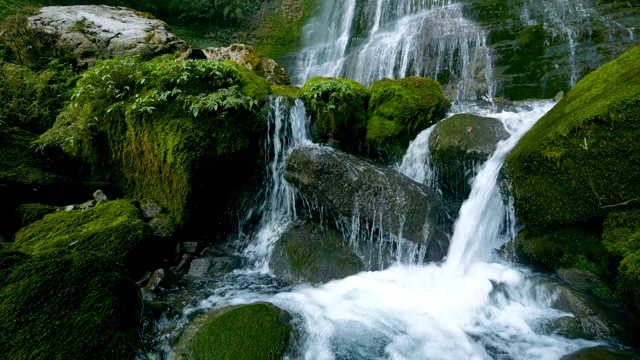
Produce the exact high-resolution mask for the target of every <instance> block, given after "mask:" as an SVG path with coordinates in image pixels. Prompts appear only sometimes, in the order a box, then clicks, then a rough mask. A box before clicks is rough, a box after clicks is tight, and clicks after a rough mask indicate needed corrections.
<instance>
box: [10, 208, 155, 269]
mask: <svg viewBox="0 0 640 360" xmlns="http://www.w3.org/2000/svg"><path fill="white" fill-rule="evenodd" d="M140 216H141V215H140V210H139V209H137V208H136V207H135V206H133V205H132V204H131V203H129V201H126V200H115V201H110V202H107V203H105V204H101V205H98V206H96V207H94V208H90V209H87V210H83V211H74V210H71V211H58V212H55V213H52V214H49V215H47V216H45V217H44V218H43V219H42V220H40V221H36V222H35V223H33V224H31V225H29V226H27V227H25V228H22V229H20V231H18V232H17V233H16V235H15V244H14V249H16V250H19V251H22V252H25V253H29V254H39V253H42V252H49V251H52V250H56V249H72V250H75V251H79V252H94V253H99V254H101V255H102V256H104V257H106V258H109V259H111V260H113V261H115V262H117V263H122V264H124V265H125V266H126V267H127V268H128V269H129V270H130V271H132V272H133V273H138V272H140V271H141V270H146V269H145V258H144V256H143V255H144V254H143V248H144V245H146V244H147V241H148V240H149V237H150V234H151V229H150V228H149V226H148V225H147V224H146V223H145V222H144V221H142V220H141V218H140Z"/></svg>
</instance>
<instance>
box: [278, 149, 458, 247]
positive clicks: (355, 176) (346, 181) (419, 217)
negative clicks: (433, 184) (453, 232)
mask: <svg viewBox="0 0 640 360" xmlns="http://www.w3.org/2000/svg"><path fill="white" fill-rule="evenodd" d="M285 179H286V180H287V181H289V182H290V183H292V184H293V185H294V186H296V187H297V188H298V189H299V190H300V191H301V192H302V193H303V194H305V195H306V196H307V197H309V198H310V199H312V200H313V201H317V202H318V203H319V204H320V205H322V206H327V207H329V208H331V209H333V210H335V211H337V212H338V213H340V214H341V215H343V216H346V217H354V218H359V219H360V220H363V221H366V222H367V223H368V224H371V225H372V226H373V227H374V228H376V229H379V230H383V231H386V232H389V233H392V234H394V235H400V234H401V235H402V237H403V238H404V239H406V240H409V241H412V242H414V243H418V244H429V243H430V242H431V241H432V240H434V239H435V238H436V237H437V234H438V232H439V229H438V226H439V223H438V221H439V217H438V216H439V213H440V208H441V204H440V201H439V199H438V198H437V196H436V195H435V193H434V192H433V190H432V189H430V188H429V187H427V186H425V185H423V184H419V183H417V182H415V181H413V180H411V179H409V178H408V177H406V176H404V175H402V174H400V173H398V172H396V171H394V170H391V169H388V168H383V167H379V166H376V165H373V164H371V163H369V162H366V161H364V160H361V159H359V158H357V157H355V156H353V155H350V154H346V153H343V152H341V151H338V150H334V149H331V148H328V147H321V146H315V145H313V146H308V145H306V146H297V147H296V148H295V149H294V150H293V152H292V153H291V155H290V156H289V158H288V160H287V163H286V167H285ZM445 253H446V249H445Z"/></svg>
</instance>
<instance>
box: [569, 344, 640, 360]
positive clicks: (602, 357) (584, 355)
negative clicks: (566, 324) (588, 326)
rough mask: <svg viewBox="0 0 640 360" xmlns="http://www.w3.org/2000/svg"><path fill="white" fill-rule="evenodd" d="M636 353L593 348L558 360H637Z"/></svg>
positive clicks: (598, 347)
mask: <svg viewBox="0 0 640 360" xmlns="http://www.w3.org/2000/svg"><path fill="white" fill-rule="evenodd" d="M639 359H640V355H638V353H637V352H635V351H632V350H626V349H618V348H614V347H610V346H606V345H600V346H594V347H590V348H586V349H581V350H578V351H576V352H574V353H571V354H569V355H565V356H563V357H561V358H560V360H639Z"/></svg>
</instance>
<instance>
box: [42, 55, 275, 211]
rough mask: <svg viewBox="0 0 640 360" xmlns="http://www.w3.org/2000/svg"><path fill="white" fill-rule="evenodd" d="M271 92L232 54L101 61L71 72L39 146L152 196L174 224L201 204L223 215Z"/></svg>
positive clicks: (254, 150)
mask: <svg viewBox="0 0 640 360" xmlns="http://www.w3.org/2000/svg"><path fill="white" fill-rule="evenodd" d="M270 92H271V89H270V87H269V85H268V84H267V82H266V81H265V80H264V79H262V78H260V77H258V76H256V75H255V74H253V73H252V72H251V71H250V70H248V69H246V68H245V67H243V66H241V65H238V64H236V63H232V62H215V61H208V60H175V59H173V58H172V57H170V56H164V57H159V58H155V59H153V60H150V61H143V60H141V59H139V58H135V57H134V58H118V59H111V60H105V61H102V62H100V63H99V64H98V65H96V66H94V67H91V68H90V69H89V70H87V72H86V73H84V75H83V76H82V78H81V79H80V80H78V83H77V85H76V88H75V89H74V92H73V95H72V100H71V102H70V103H69V104H68V106H67V107H66V108H65V110H64V111H63V112H62V113H61V114H60V115H59V116H58V118H57V120H56V123H55V124H54V126H53V128H52V129H50V130H49V131H47V132H46V133H44V134H43V135H42V136H41V138H40V140H39V144H40V147H42V148H44V147H50V146H55V147H60V148H62V149H63V150H64V151H65V152H67V153H69V154H71V155H74V156H78V157H79V158H81V159H83V160H84V161H86V162H87V163H89V164H91V166H92V169H93V174H94V176H97V177H101V178H103V179H105V180H107V181H110V182H113V183H116V184H118V185H119V186H120V187H122V189H123V190H124V191H125V193H127V194H129V195H131V196H133V197H135V198H144V197H151V198H154V199H156V200H157V201H158V202H159V203H160V205H161V206H163V207H164V208H166V209H167V210H168V211H169V212H170V213H171V214H172V215H173V216H174V217H175V218H176V219H177V220H178V221H179V222H180V223H182V222H184V221H185V220H187V219H188V218H190V217H193V216H205V215H204V214H203V213H202V212H200V213H199V214H196V212H195V211H193V210H194V208H195V207H197V206H198V203H200V204H202V203H203V202H212V203H214V204H215V205H214V206H210V209H218V211H217V212H216V213H215V214H216V215H222V214H224V213H228V212H229V211H228V210H229V209H228V206H229V203H230V202H232V203H233V202H234V200H233V199H234V198H233V197H234V196H235V195H236V193H237V192H238V191H239V190H238V189H239V188H240V187H242V185H244V184H246V182H247V179H249V178H251V171H253V170H252V168H251V166H249V165H248V164H251V163H254V164H255V159H256V158H257V156H258V152H259V149H258V144H259V140H260V137H261V133H262V130H263V126H264V124H265V122H264V120H263V118H262V116H261V115H260V108H261V104H262V102H263V101H264V99H265V97H266V95H268V94H269V93H270ZM221 169H224V173H225V175H224V176H221V173H220V171H222V170H221ZM234 169H235V170H237V171H235V170H234ZM214 179H215V180H214ZM214 183H217V185H216V186H215V187H212V186H211V184H214ZM200 206H203V205H200ZM215 206H217V208H216V207H215ZM229 215H230V216H231V217H232V216H234V214H233V213H231V214H227V216H229ZM210 216H211V214H207V218H210ZM221 222H222V219H221Z"/></svg>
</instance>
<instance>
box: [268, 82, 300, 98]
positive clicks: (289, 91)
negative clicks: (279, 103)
mask: <svg viewBox="0 0 640 360" xmlns="http://www.w3.org/2000/svg"><path fill="white" fill-rule="evenodd" d="M271 90H273V95H280V96H288V97H290V98H297V97H298V93H299V92H300V87H298V86H295V85H273V86H271Z"/></svg>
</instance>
